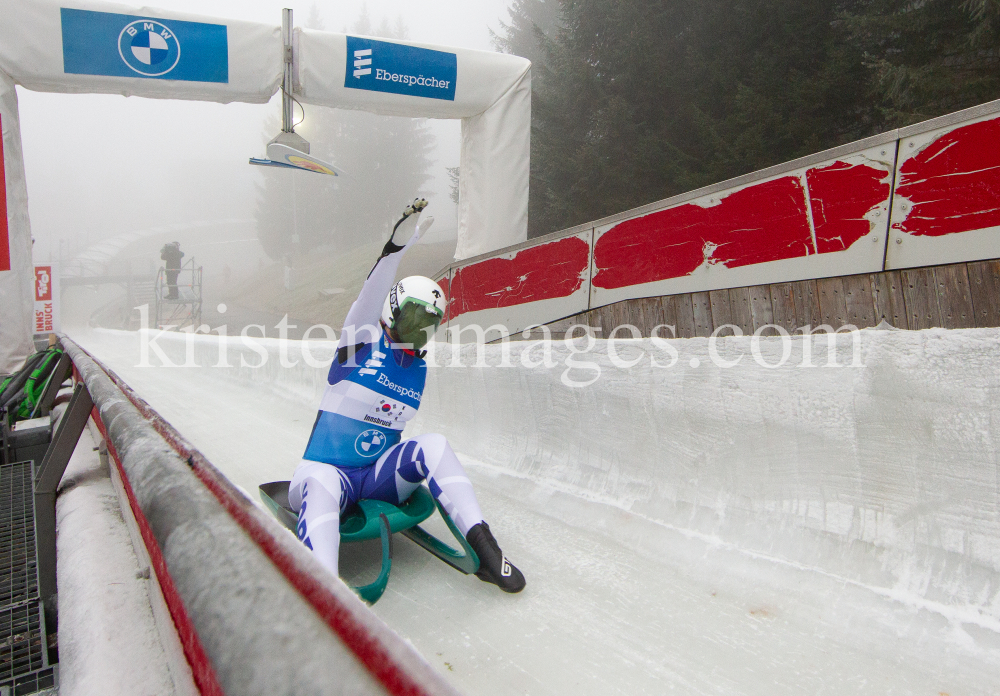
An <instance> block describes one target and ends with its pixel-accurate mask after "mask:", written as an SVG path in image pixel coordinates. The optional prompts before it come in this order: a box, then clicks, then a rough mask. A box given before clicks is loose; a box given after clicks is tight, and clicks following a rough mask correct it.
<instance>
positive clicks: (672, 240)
mask: <svg viewBox="0 0 1000 696" xmlns="http://www.w3.org/2000/svg"><path fill="white" fill-rule="evenodd" d="M810 253H814V249H813V241H812V231H811V230H810V228H809V218H808V214H807V211H806V200H805V191H804V189H803V186H802V182H801V181H800V180H799V178H798V177H791V176H786V177H781V178H780V179H773V180H771V181H765V182H764V183H761V184H756V185H754V186H749V187H747V188H745V189H741V190H739V191H735V192H734V193H731V194H729V195H728V196H726V197H725V198H723V199H722V201H721V202H720V203H719V204H718V205H715V206H711V207H708V208H702V207H701V206H698V205H694V204H690V203H688V204H684V205H679V206H677V207H676V208H669V209H667V210H662V211H660V212H657V213H652V214H650V215H644V216H643V217H639V218H634V219H632V220H626V221H625V222H622V223H619V224H618V225H615V226H614V227H612V228H611V229H610V230H608V231H607V232H606V233H605V234H603V235H602V236H601V238H600V239H599V240H598V241H597V243H596V244H595V246H594V268H595V270H596V271H597V272H596V273H595V275H594V278H593V284H594V285H595V286H597V287H599V288H605V289H612V288H622V287H626V286H629V285H637V284H639V283H650V282H653V281H657V280H666V279H667V278H678V277H680V276H685V275H689V274H690V273H692V272H694V270H695V269H696V268H698V267H699V266H700V265H702V264H703V263H709V264H722V265H724V266H726V267H727V268H737V267H739V266H748V265H750V264H755V263H764V262H765V261H777V260H779V259H788V258H793V257H797V256H806V255H807V254H810Z"/></svg>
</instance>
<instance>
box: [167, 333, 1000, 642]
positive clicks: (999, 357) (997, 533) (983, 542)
mask: <svg viewBox="0 0 1000 696" xmlns="http://www.w3.org/2000/svg"><path fill="white" fill-rule="evenodd" d="M185 339H186V337H184V336H181V335H178V334H163V335H161V338H160V339H158V341H157V343H158V345H159V346H161V347H162V349H163V351H164V354H165V355H167V356H169V357H170V358H171V359H172V360H173V361H175V362H176V363H181V362H183V361H184V359H185V350H186V342H185ZM188 345H189V346H190V349H189V351H190V352H189V353H188V354H187V357H188V358H191V359H192V361H193V362H194V363H195V364H198V365H203V366H207V365H216V364H219V354H220V353H219V343H218V339H215V338H211V337H201V336H198V337H193V340H191V341H190V343H189V344H188ZM434 345H435V346H436V351H435V356H434V357H435V361H436V363H437V364H438V365H439V367H436V368H432V369H431V370H429V375H428V380H427V388H426V390H425V396H424V400H423V407H422V408H421V410H420V414H419V416H418V417H417V419H415V421H414V424H413V426H411V427H412V428H413V429H412V430H408V431H407V434H408V435H413V434H416V433H418V432H440V433H443V434H445V435H446V436H447V437H448V438H449V440H450V441H451V442H452V443H453V445H454V447H455V449H456V450H457V451H458V452H459V454H460V456H462V457H463V458H465V459H466V461H469V459H470V458H471V459H472V460H478V461H480V462H483V463H485V464H487V465H489V466H490V468H495V469H496V470H499V471H501V472H504V473H506V474H510V475H513V476H518V477H524V478H527V479H530V480H532V481H534V482H536V483H537V484H538V485H539V492H540V494H544V491H546V490H552V489H556V490H560V491H563V492H568V493H571V494H574V495H577V496H580V497H582V498H586V499H588V500H597V501H601V502H604V503H606V504H608V505H612V506H616V507H619V508H621V509H623V510H626V511H628V512H630V513H633V514H636V515H641V516H643V517H645V518H648V519H650V520H654V521H656V522H658V523H661V524H663V525H665V526H668V527H672V528H676V529H677V530H678V531H679V532H680V533H682V534H685V535H689V536H690V535H693V536H697V537H700V538H702V539H704V540H707V541H708V542H710V543H717V544H724V545H727V546H731V547H733V548H737V549H740V550H741V551H744V552H746V553H750V554H755V555H762V556H766V557H769V558H772V559H774V560H776V561H777V562H781V563H789V564H793V565H796V566H799V567H802V568H803V569H813V570H818V571H820V572H824V573H829V574H832V575H835V576H837V577H841V578H843V579H844V580H845V581H846V582H851V583H858V584H861V585H864V586H866V587H869V588H871V589H873V590H874V591H876V592H879V593H881V594H885V595H888V596H892V597H894V598H896V599H900V600H902V601H906V602H911V603H915V604H917V605H918V606H925V607H928V608H934V609H935V610H938V611H943V612H944V613H945V614H946V615H952V616H955V615H958V616H960V617H961V618H962V620H963V621H968V622H972V623H985V624H987V625H989V626H991V627H993V628H994V629H996V628H998V627H1000V623H998V621H1000V457H998V443H1000V399H998V396H1000V330H997V329H968V330H950V331H949V330H938V329H934V330H926V331H916V332H913V331H880V330H874V329H870V330H863V331H860V332H855V333H843V334H839V335H838V336H837V339H836V343H835V358H836V363H837V365H839V366H838V367H830V366H828V362H829V354H828V349H827V348H828V338H827V337H825V336H814V337H813V338H812V339H811V344H810V346H811V354H812V358H811V363H812V364H813V365H815V367H806V366H804V364H806V362H807V361H805V360H804V356H803V346H804V344H803V339H802V338H800V337H797V338H795V339H791V340H789V341H787V342H783V341H782V340H781V339H780V338H762V339H759V342H758V343H757V346H758V355H759V361H760V362H766V363H767V364H769V365H777V364H779V363H780V362H781V360H782V355H783V351H784V350H785V349H786V348H785V347H786V346H787V349H788V356H787V359H786V360H785V362H784V364H783V365H781V366H780V367H776V368H773V369H772V368H767V367H763V366H761V364H760V363H759V362H758V361H757V360H755V357H754V355H753V345H754V343H753V342H752V339H750V338H748V337H739V338H737V337H726V338H720V339H718V342H717V343H716V355H715V358H714V359H713V356H712V353H711V349H710V345H711V343H710V340H709V339H701V338H694V339H679V340H670V341H664V342H662V343H660V344H654V343H653V342H651V340H649V339H642V340H637V341H618V342H616V344H615V345H614V346H612V345H611V344H610V343H609V342H607V341H603V340H601V341H596V342H595V345H594V348H593V350H592V351H590V352H589V353H581V354H577V355H572V356H571V355H570V350H569V349H568V348H567V346H566V344H565V343H564V342H562V341H559V342H555V343H554V344H553V345H552V353H551V364H552V365H553V367H550V368H544V367H537V368H526V367H524V366H523V365H522V363H521V360H522V356H521V351H522V350H525V349H528V350H530V353H529V354H528V355H527V357H526V358H525V359H529V360H530V361H533V362H536V363H537V362H540V361H542V360H543V359H544V355H543V352H544V351H543V347H542V346H540V345H538V344H536V343H528V342H520V343H512V344H510V346H509V349H510V351H511V356H512V357H511V360H510V362H511V363H512V364H513V365H515V367H497V365H499V364H500V362H501V359H502V351H503V347H502V346H499V345H490V346H486V347H485V348H482V350H484V352H483V361H484V362H485V364H486V365H487V366H486V367H470V366H472V365H475V364H476V362H477V353H476V351H477V347H476V346H474V345H466V346H462V347H461V348H460V349H458V351H457V352H458V357H459V362H460V363H461V364H462V365H465V366H466V367H448V366H447V365H449V364H450V363H451V361H452V360H453V359H454V357H455V353H454V352H453V347H452V346H450V345H446V344H444V345H443V344H434ZM666 345H669V346H670V348H672V349H674V350H675V351H676V352H677V361H676V362H675V363H674V364H673V365H672V366H671V367H654V366H652V365H651V359H653V358H655V360H656V361H657V363H658V364H660V365H665V364H669V363H671V359H672V356H671V355H670V353H669V350H668V349H665V348H664V347H663V346H666ZM531 346H533V347H531ZM583 347H584V343H583V342H582V341H581V342H580V343H578V344H577V345H576V347H575V350H580V349H582V348H583ZM332 348H333V346H332V344H330V343H318V342H316V343H312V344H310V345H309V346H308V347H306V352H307V354H308V357H309V359H310V360H313V361H314V363H316V362H322V361H324V360H329V358H330V356H331V355H332ZM302 351H303V344H301V343H299V342H286V343H284V347H282V344H281V343H280V342H278V341H275V340H271V341H260V340H258V345H257V346H256V347H255V349H254V350H251V349H248V348H247V347H245V346H243V345H242V344H241V343H240V341H239V339H236V340H235V341H234V340H232V339H230V341H229V348H228V350H227V351H226V352H225V354H226V356H227V362H228V363H229V364H230V365H231V367H229V368H219V369H218V373H219V374H220V375H225V376H226V377H228V378H232V379H238V380H246V379H251V380H254V381H256V382H259V383H261V384H262V385H265V384H267V385H272V386H273V387H274V388H277V389H279V390H281V391H283V392H284V393H285V394H289V395H293V396H295V398H299V399H309V400H311V403H318V400H319V394H320V392H321V390H322V388H323V385H324V382H325V373H326V368H325V367H322V366H318V367H310V366H308V365H307V364H306V363H305V360H304V355H303V352H302ZM282 352H283V353H284V360H285V362H286V364H287V365H291V364H292V363H297V364H296V365H295V366H294V367H291V366H289V367H282V366H281V359H282V355H281V353H282ZM262 353H266V354H267V361H266V363H265V365H264V366H263V367H260V368H256V369H255V368H252V367H246V366H241V363H244V362H245V363H246V364H247V365H258V364H260V363H261V354H262ZM567 358H569V360H570V364H572V365H575V367H573V368H572V369H571V370H570V371H569V372H566V370H567ZM635 360H638V362H637V363H636V364H635V366H633V367H631V368H627V369H626V368H622V367H617V366H616V365H615V362H618V363H619V364H626V363H630V362H632V361H635ZM736 360H739V363H738V364H736V365H733V366H732V367H721V366H720V365H722V364H724V363H723V362H722V361H725V362H727V363H731V362H732V361H736ZM695 361H697V366H695V365H696V363H695ZM153 364H157V361H156V359H155V358H153ZM598 370H599V372H600V377H599V378H598V379H597V380H596V381H594V382H593V383H592V384H590V385H589V386H586V387H577V388H571V387H569V386H567V385H566V383H565V382H564V379H565V380H568V381H570V382H574V381H575V382H579V383H586V382H588V381H591V380H593V379H594V377H595V376H596V375H597V374H598ZM213 372H215V370H213ZM472 463H473V466H475V464H474V462H472ZM567 552H571V551H569V550H568V551H567Z"/></svg>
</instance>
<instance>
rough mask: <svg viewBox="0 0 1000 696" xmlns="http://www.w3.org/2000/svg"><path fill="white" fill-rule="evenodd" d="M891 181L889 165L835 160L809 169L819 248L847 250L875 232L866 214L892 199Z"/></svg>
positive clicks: (827, 251)
mask: <svg viewBox="0 0 1000 696" xmlns="http://www.w3.org/2000/svg"><path fill="white" fill-rule="evenodd" d="M891 181H892V172H891V171H889V170H888V169H876V168H875V167H871V166H868V165H865V164H855V165H852V164H847V163H846V162H834V163H833V164H831V165H830V166H828V167H818V168H815V169H809V170H807V171H806V183H807V184H808V185H809V203H810V205H811V206H812V215H813V228H814V229H815V230H816V247H817V251H819V253H821V254H826V253H829V252H834V251H844V250H845V249H848V248H850V246H851V245H852V244H854V242H856V241H858V240H859V239H860V238H861V237H864V236H865V235H866V234H868V233H869V232H871V229H872V223H871V222H869V221H868V220H867V219H866V218H865V217H864V216H865V215H867V214H868V213H869V212H871V210H872V209H873V208H875V207H877V206H878V205H880V204H882V203H885V202H886V201H888V199H889V192H890V191H891V190H892V184H891ZM883 214H886V213H883Z"/></svg>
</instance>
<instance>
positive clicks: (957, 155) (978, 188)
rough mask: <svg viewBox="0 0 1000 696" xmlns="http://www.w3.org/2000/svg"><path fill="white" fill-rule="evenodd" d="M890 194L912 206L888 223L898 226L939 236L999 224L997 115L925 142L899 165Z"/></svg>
mask: <svg viewBox="0 0 1000 696" xmlns="http://www.w3.org/2000/svg"><path fill="white" fill-rule="evenodd" d="M900 146H901V147H902V143H901V144H900ZM896 194H897V195H898V196H902V197H903V198H905V199H907V200H908V201H910V203H911V204H912V206H913V207H912V208H911V209H910V211H909V215H907V217H906V219H904V220H902V221H900V222H896V223H893V225H892V227H893V229H897V230H899V231H901V232H906V233H908V234H913V235H925V236H929V237H940V236H943V235H946V234H954V233H956V232H968V231H969V230H980V229H983V228H986V227H994V226H996V225H1000V119H993V120H990V121H980V122H979V123H973V124H970V125H968V126H962V127H961V128H956V129H955V130H953V131H951V132H949V133H945V134H944V135H942V136H941V137H939V138H938V139H937V140H934V141H933V142H931V143H930V144H928V145H927V146H925V147H924V149H923V150H921V151H919V152H918V153H917V154H916V155H915V156H913V157H911V158H910V159H908V160H906V162H904V163H903V166H902V167H900V170H899V181H898V182H897V184H896Z"/></svg>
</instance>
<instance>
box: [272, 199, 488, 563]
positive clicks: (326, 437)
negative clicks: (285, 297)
mask: <svg viewBox="0 0 1000 696" xmlns="http://www.w3.org/2000/svg"><path fill="white" fill-rule="evenodd" d="M417 217H418V215H412V216H411V217H410V218H407V219H406V220H404V221H403V222H402V223H401V224H400V226H399V227H398V228H397V230H396V234H405V233H407V232H409V231H410V230H414V234H413V236H412V237H411V238H410V240H409V242H407V244H406V245H405V246H402V247H400V246H397V245H396V244H394V243H393V241H392V239H390V240H389V242H388V243H387V244H386V247H385V249H384V250H383V252H382V256H381V257H380V258H379V260H378V261H377V262H376V264H375V267H374V268H373V269H372V272H371V273H370V274H369V275H368V279H367V280H366V281H365V283H364V286H363V287H362V288H361V293H360V294H359V295H358V299H357V300H355V302H354V304H353V305H352V306H351V310H350V312H348V314H347V318H346V319H345V321H344V330H343V332H342V334H341V337H340V342H339V344H338V346H337V355H336V357H335V358H334V361H333V364H332V365H331V366H330V373H329V376H328V378H327V387H326V391H325V392H324V394H323V399H322V401H321V402H320V407H319V413H318V414H317V416H316V422H315V424H314V425H313V430H312V434H311V435H310V436H309V443H308V445H307V446H306V451H305V454H304V455H303V457H302V461H301V463H300V464H299V466H298V467H297V468H296V470H295V475H294V476H293V477H292V481H291V485H290V486H289V495H288V498H289V502H290V503H291V505H292V507H293V509H296V510H298V512H299V521H298V528H297V534H298V537H299V539H300V540H301V541H302V542H303V543H305V544H306V546H308V547H309V548H310V549H312V551H313V553H314V554H315V555H316V558H317V559H318V560H319V561H320V563H322V564H323V565H324V566H325V567H326V568H328V569H329V570H331V571H332V572H333V573H334V574H336V573H337V558H338V551H339V547H340V517H341V515H342V514H343V513H344V512H345V511H346V510H347V509H348V508H349V507H350V506H352V505H354V504H355V503H356V502H357V501H358V500H359V499H361V498H371V499H376V500H384V501H386V502H389V503H393V504H395V505H398V504H400V503H402V502H403V501H404V500H406V499H407V498H408V497H409V496H410V494H411V493H413V491H415V490H416V489H417V487H418V486H419V485H420V484H421V481H423V480H425V479H426V480H427V483H428V487H429V488H430V491H431V493H432V494H433V496H434V497H435V498H436V499H437V500H439V501H440V502H441V504H442V505H443V506H444V508H445V510H447V511H448V514H449V515H450V516H451V518H452V520H453V521H454V522H455V525H456V526H457V527H458V529H459V530H460V531H461V532H462V534H463V535H465V534H468V532H469V529H471V528H472V527H474V526H475V525H476V524H478V523H479V522H482V521H483V515H482V512H481V511H480V509H479V503H478V501H477V500H476V496H475V493H474V492H473V490H472V484H471V483H470V482H469V478H468V476H467V475H466V473H465V470H464V469H463V468H462V465H461V464H460V463H459V461H458V458H457V457H456V456H455V453H454V452H453V451H452V449H451V447H450V446H449V445H448V442H447V440H446V439H445V438H444V436H443V435H436V434H426V435H418V436H417V437H414V438H411V439H408V440H402V432H403V427H404V426H405V425H406V422H407V421H409V420H410V419H411V418H413V416H414V415H416V412H417V409H418V408H420V398H421V396H422V395H423V390H424V380H425V379H426V376H427V365H426V363H425V362H424V361H423V359H421V357H420V356H419V355H417V354H415V353H414V352H413V351H409V350H403V349H400V348H394V347H393V346H392V344H391V342H390V339H389V337H388V336H387V335H386V334H385V333H384V332H383V330H382V328H381V326H380V325H379V318H380V316H381V313H382V305H383V302H384V300H385V298H386V296H387V295H388V294H389V290H390V289H391V288H392V285H393V284H394V282H395V278H396V271H397V269H398V267H399V262H400V261H401V260H402V256H403V254H404V253H405V252H406V250H407V249H408V248H409V247H410V246H411V245H412V244H414V243H415V242H416V241H417V240H418V239H419V236H420V233H419V229H418V228H417V229H415V224H416V218H417Z"/></svg>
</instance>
